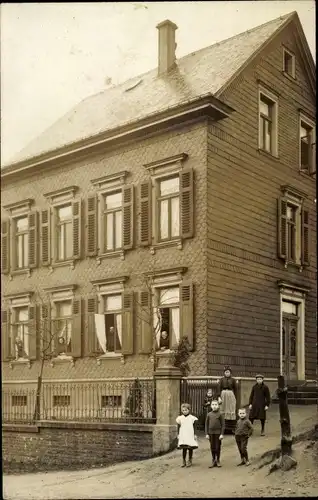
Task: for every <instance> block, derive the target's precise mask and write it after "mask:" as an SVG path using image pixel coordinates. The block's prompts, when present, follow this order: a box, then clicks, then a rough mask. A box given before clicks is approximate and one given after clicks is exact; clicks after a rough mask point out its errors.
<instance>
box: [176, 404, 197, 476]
mask: <svg viewBox="0 0 318 500" xmlns="http://www.w3.org/2000/svg"><path fill="white" fill-rule="evenodd" d="M181 413H182V415H179V417H177V418H176V422H177V424H178V450H180V449H181V450H182V465H181V467H186V466H187V467H191V465H192V456H193V450H195V449H196V448H197V447H198V440H197V436H196V435H195V431H196V422H197V421H198V419H197V417H195V416H194V415H191V407H190V405H189V404H188V403H183V404H182V405H181ZM188 451H189V460H188V463H186V458H187V452H188Z"/></svg>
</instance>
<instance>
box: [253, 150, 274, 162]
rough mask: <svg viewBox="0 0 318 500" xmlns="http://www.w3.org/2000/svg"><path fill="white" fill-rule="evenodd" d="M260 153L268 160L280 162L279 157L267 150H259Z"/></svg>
mask: <svg viewBox="0 0 318 500" xmlns="http://www.w3.org/2000/svg"><path fill="white" fill-rule="evenodd" d="M258 152H259V154H261V155H264V156H267V158H272V160H278V161H279V156H278V155H275V154H273V153H269V152H268V151H265V149H260V148H258Z"/></svg>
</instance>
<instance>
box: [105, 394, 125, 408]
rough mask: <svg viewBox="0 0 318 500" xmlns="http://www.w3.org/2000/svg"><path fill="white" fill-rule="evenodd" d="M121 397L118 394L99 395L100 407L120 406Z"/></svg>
mask: <svg viewBox="0 0 318 500" xmlns="http://www.w3.org/2000/svg"><path fill="white" fill-rule="evenodd" d="M121 404H122V399H121V396H119V395H112V396H102V397H101V407H102V408H109V407H110V408H114V407H121Z"/></svg>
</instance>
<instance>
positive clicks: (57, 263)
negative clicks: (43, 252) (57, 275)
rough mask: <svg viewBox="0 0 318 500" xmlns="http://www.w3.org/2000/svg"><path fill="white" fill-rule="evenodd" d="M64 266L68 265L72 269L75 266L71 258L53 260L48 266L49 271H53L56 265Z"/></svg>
mask: <svg viewBox="0 0 318 500" xmlns="http://www.w3.org/2000/svg"><path fill="white" fill-rule="evenodd" d="M65 266H69V267H70V269H72V270H73V269H74V268H75V260H73V259H71V260H62V261H56V262H53V264H51V265H50V266H49V270H50V271H51V272H53V271H54V269H55V268H57V267H65Z"/></svg>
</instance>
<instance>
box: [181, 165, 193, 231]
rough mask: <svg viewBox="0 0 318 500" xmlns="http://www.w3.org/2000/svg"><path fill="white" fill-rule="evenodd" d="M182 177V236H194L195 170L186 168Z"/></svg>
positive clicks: (182, 172)
mask: <svg viewBox="0 0 318 500" xmlns="http://www.w3.org/2000/svg"><path fill="white" fill-rule="evenodd" d="M179 178H180V224H181V231H180V233H181V237H182V238H192V237H193V232H194V231H193V226H194V223H193V222H194V221H193V205H194V204H193V170H192V169H190V168H188V169H184V170H182V171H181V172H180V174H179Z"/></svg>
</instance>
